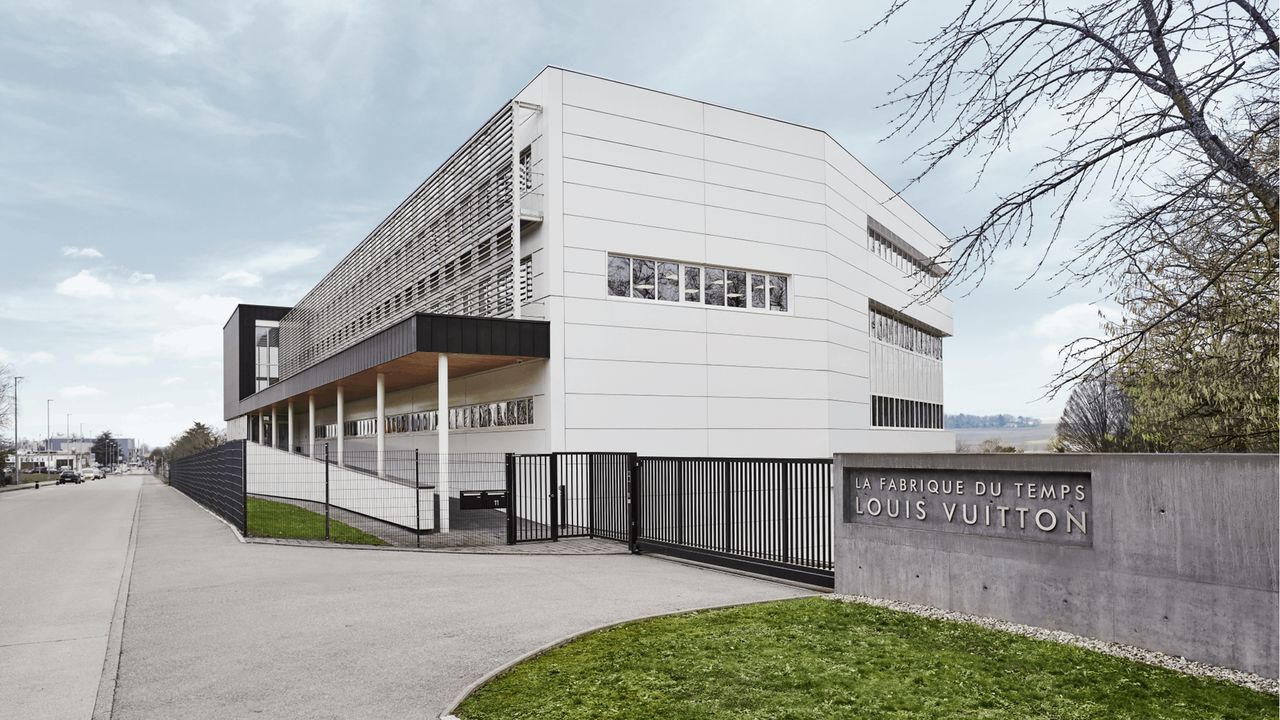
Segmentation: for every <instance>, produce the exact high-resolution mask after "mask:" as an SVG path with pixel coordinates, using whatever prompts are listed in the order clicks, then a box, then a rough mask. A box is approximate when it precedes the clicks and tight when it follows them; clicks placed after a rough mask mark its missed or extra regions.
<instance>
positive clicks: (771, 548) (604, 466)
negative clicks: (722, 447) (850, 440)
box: [507, 452, 834, 587]
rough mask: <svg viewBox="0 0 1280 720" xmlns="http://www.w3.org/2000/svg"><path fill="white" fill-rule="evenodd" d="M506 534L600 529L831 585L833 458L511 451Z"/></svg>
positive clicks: (662, 549)
mask: <svg viewBox="0 0 1280 720" xmlns="http://www.w3.org/2000/svg"><path fill="white" fill-rule="evenodd" d="M507 497H508V502H509V506H508V510H507V542H508V543H518V542H526V541H532V540H558V539H560V538H566V537H601V538H610V539H613V540H621V541H625V542H627V543H629V544H630V546H631V549H632V551H634V552H643V551H649V552H657V553H662V554H666V555H672V556H675V557H681V558H685V559H690V560H697V561H701V562H707V563H712V564H716V565H721V566H725V567H730V568H734V569H738V570H745V571H749V572H755V573H760V574H763V575H770V576H774V577H782V578H787V579H790V580H797V581H800V582H805V583H809V584H812V585H819V586H824V587H832V586H833V585H834V574H833V567H832V550H831V548H832V527H833V525H832V507H831V460H830V459H828V458H819V459H794V458H777V459H758V458H681V457H640V456H637V455H635V454H633V453H600V452H590V453H567V452H566V453H547V454H540V455H508V456H507Z"/></svg>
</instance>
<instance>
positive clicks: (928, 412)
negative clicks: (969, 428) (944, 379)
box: [871, 395, 942, 430]
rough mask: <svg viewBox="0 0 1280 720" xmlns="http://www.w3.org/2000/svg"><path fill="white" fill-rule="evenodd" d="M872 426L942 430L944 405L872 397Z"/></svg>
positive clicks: (878, 396) (877, 396)
mask: <svg viewBox="0 0 1280 720" xmlns="http://www.w3.org/2000/svg"><path fill="white" fill-rule="evenodd" d="M871 426H872V427H900V428H928V429H931V430H941V429H942V405H940V404H938V403H930V402H924V401H922V400H907V399H905V398H894V397H884V396H881V395H872V396H871Z"/></svg>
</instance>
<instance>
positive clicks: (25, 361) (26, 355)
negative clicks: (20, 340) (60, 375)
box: [0, 348, 54, 367]
mask: <svg viewBox="0 0 1280 720" xmlns="http://www.w3.org/2000/svg"><path fill="white" fill-rule="evenodd" d="M53 357H54V356H53V353H51V352H45V351H44V350H33V351H31V352H9V351H8V350H5V349H4V348H0V363H6V364H12V365H16V366H18V367H24V366H27V365H42V364H44V363H47V362H52V361H53Z"/></svg>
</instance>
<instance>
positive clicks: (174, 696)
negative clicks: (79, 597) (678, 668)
mask: <svg viewBox="0 0 1280 720" xmlns="http://www.w3.org/2000/svg"><path fill="white" fill-rule="evenodd" d="M142 492H143V497H142V505H141V512H140V517H139V527H138V540H137V550H136V555H135V558H134V566H133V573H132V580H131V584H130V595H129V603H128V608H127V612H126V616H125V631H124V638H123V646H122V653H121V658H120V670H119V679H118V683H117V685H116V695H115V715H114V717H115V718H117V719H119V720H133V719H135V718H148V719H155V718H205V717H208V718H220V719H222V718H248V717H253V718H280V719H287V718H389V717H419V718H434V717H435V716H436V714H437V713H439V712H440V711H441V710H443V709H444V708H445V706H446V705H448V704H449V703H450V702H451V701H452V700H453V699H454V697H455V696H456V695H457V694H458V693H459V692H461V691H462V690H463V689H465V688H466V687H467V685H469V684H470V683H471V682H472V681H474V680H475V679H477V678H479V677H481V676H483V675H484V674H486V673H487V672H488V671H490V670H491V669H493V668H495V667H497V666H499V665H501V664H503V663H505V662H507V661H509V660H511V659H513V658H516V657H519V656H520V655H523V654H525V653H527V652H530V651H532V650H535V649H537V648H538V647H540V646H542V645H544V644H546V643H549V642H552V641H554V640H556V639H558V638H560V637H563V636H565V635H567V634H570V633H574V632H577V631H580V630H583V629H586V628H589V627H592V626H595V625H599V624H602V623H607V622H612V621H617V620H623V619H629V618H632V617H637V616H642V615H647V614H653V613H661V612H669V611H675V610H680V609H686V608H696V607H702V606H708V605H716V604H723V603H732V602H750V601H758V600H768V599H775V598H787V597H796V596H801V595H806V594H809V593H807V592H806V591H804V590H801V589H798V588H793V587H789V586H785V585H780V584H776V583H771V582H767V581H763V580H756V579H752V578H746V577H741V576H735V575H731V574H727V573H721V572H716V571H712V570H705V569H700V568H694V567H689V566H686V565H681V564H678V563H673V562H669V561H665V560H660V559H657V558H652V557H637V556H629V555H628V556H592V555H556V556H520V555H461V554H450V553H417V552H380V551H369V550H357V549H350V550H349V549H345V548H331V547H323V548H310V547H289V546H280V545H267V544H256V543H239V542H237V541H236V539H235V538H234V537H233V536H232V535H231V533H230V531H228V530H227V528H226V527H225V526H224V525H223V524H222V523H220V522H218V521H217V520H215V519H214V518H213V517H211V516H210V515H208V514H207V513H206V512H204V511H203V510H202V509H200V508H199V507H198V506H196V505H195V504H194V503H193V502H192V501H191V500H189V499H187V498H186V497H185V496H182V495H181V494H180V493H178V492H176V491H174V490H172V489H171V488H168V487H165V486H162V485H159V484H149V485H147V486H145V487H144V488H143V491H142Z"/></svg>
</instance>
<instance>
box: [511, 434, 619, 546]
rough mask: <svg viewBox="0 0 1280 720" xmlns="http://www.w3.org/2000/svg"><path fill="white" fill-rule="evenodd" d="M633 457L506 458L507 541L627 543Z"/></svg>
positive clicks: (566, 455)
mask: <svg viewBox="0 0 1280 720" xmlns="http://www.w3.org/2000/svg"><path fill="white" fill-rule="evenodd" d="M635 467H636V456H635V454H634V453H601V452H595V453H544V454H538V455H508V456H507V542H508V543H509V544H515V543H518V542H529V541H532V540H559V539H560V538H569V537H600V538H608V539H611V540H621V541H623V542H628V541H630V523H631V517H630V513H629V510H628V506H627V498H628V487H629V485H630V484H631V483H632V479H633V478H634V476H635Z"/></svg>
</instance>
